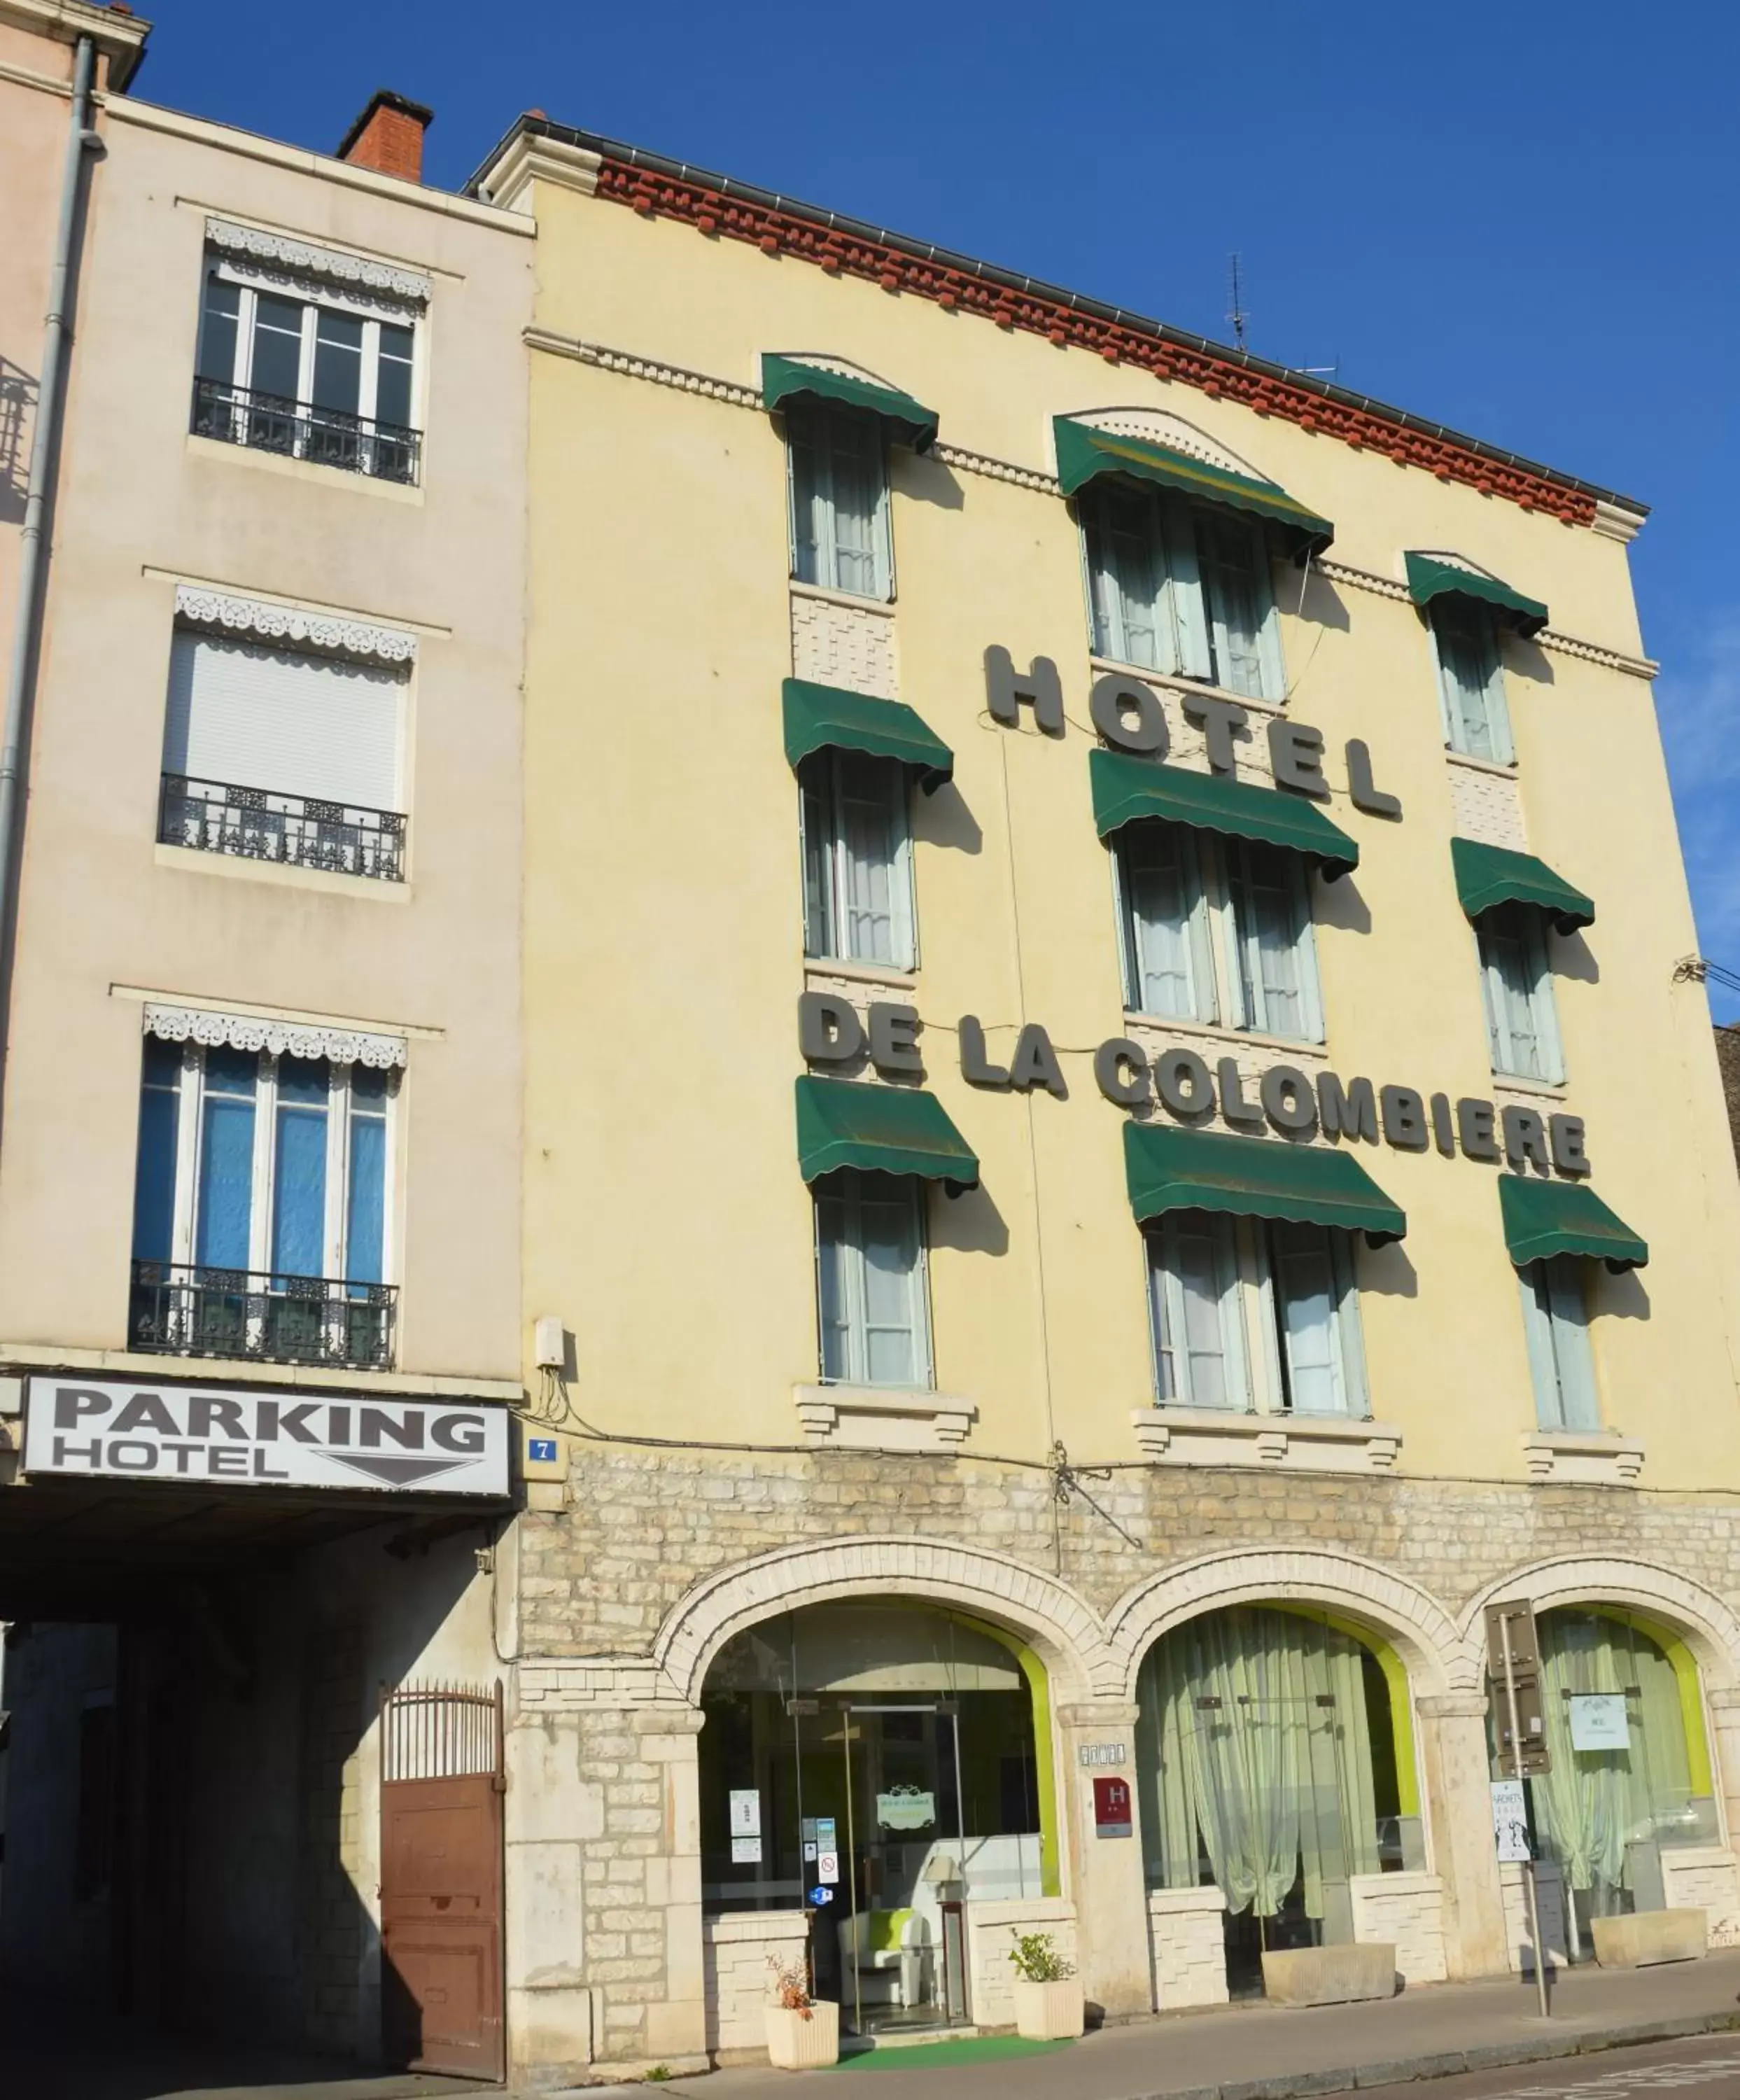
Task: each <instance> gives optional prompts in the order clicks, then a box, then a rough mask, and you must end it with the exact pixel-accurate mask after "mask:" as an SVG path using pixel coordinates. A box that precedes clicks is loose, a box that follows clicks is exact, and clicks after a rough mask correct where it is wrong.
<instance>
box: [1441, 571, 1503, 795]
mask: <svg viewBox="0 0 1740 2100" xmlns="http://www.w3.org/2000/svg"><path fill="white" fill-rule="evenodd" d="M1431 616H1432V638H1433V643H1434V651H1435V653H1436V655H1437V659H1438V697H1439V700H1440V703H1441V704H1442V706H1443V717H1444V740H1445V742H1446V743H1448V745H1449V746H1450V748H1451V750H1452V751H1460V752H1463V753H1465V755H1466V756H1467V757H1470V758H1490V759H1491V760H1493V761H1495V762H1496V764H1498V765H1510V764H1511V763H1512V762H1513V760H1514V759H1515V757H1516V752H1515V750H1514V748H1513V746H1512V743H1511V738H1510V712H1509V708H1507V707H1506V705H1505V702H1504V665H1503V663H1502V660H1500V655H1499V646H1498V634H1497V630H1496V628H1495V627H1494V626H1493V624H1492V616H1491V613H1490V612H1489V611H1487V607H1485V606H1483V605H1481V604H1478V603H1477V602H1475V601H1474V600H1473V599H1472V598H1438V599H1437V600H1436V601H1435V602H1434V605H1433V607H1432V615H1431Z"/></svg>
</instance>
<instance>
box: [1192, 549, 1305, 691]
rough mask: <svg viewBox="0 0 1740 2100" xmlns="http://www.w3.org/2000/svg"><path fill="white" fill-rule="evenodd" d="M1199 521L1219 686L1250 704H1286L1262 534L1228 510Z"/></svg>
mask: <svg viewBox="0 0 1740 2100" xmlns="http://www.w3.org/2000/svg"><path fill="white" fill-rule="evenodd" d="M1195 519H1196V558H1197V562H1198V566H1199V567H1200V571H1201V576H1202V586H1203V593H1204V597H1205V601H1206V607H1205V609H1206V612H1207V615H1208V627H1209V640H1210V642H1211V644H1212V646H1213V651H1214V671H1213V677H1214V682H1215V684H1216V685H1217V686H1223V687H1224V688H1225V689H1226V690H1227V691H1228V692H1231V693H1243V694H1244V695H1246V697H1247V698H1249V699H1270V700H1276V701H1279V700H1282V699H1285V698H1286V692H1285V689H1284V683H1283V681H1282V677H1281V670H1280V647H1279V643H1278V642H1277V639H1276V637H1275V602H1274V598H1273V594H1272V593H1271V588H1270V584H1269V562H1268V551H1267V549H1266V546H1265V545H1264V542H1263V539H1262V532H1261V530H1260V528H1259V527H1256V526H1254V525H1253V524H1252V523H1250V521H1249V519H1247V518H1240V517H1239V516H1238V515H1237V514H1236V513H1234V512H1231V511H1227V510H1211V509H1207V508H1205V509H1201V510H1197V511H1196V514H1195Z"/></svg>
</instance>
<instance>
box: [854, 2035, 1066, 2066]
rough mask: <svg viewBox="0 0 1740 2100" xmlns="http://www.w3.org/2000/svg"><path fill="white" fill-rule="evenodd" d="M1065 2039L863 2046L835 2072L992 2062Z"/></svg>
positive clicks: (986, 2038) (1044, 2050) (1047, 2048)
mask: <svg viewBox="0 0 1740 2100" xmlns="http://www.w3.org/2000/svg"><path fill="white" fill-rule="evenodd" d="M1071 2046H1072V2045H1071V2044H1070V2043H1068V2042H1067V2041H1023V2040H1022V2039H1021V2037H1020V2036H1019V2035H976V2036H966V2037H965V2038H963V2040H959V2041H925V2042H913V2043H910V2044H909V2045H905V2047H902V2048H900V2049H864V2050H861V2052H860V2053H859V2054H857V2055H856V2056H843V2057H842V2058H840V2060H839V2063H837V2064H835V2067H834V2068H835V2070H836V2071H936V2070H942V2069H945V2068H946V2067H947V2066H949V2064H953V2063H997V2062H998V2059H999V2058H1004V2057H1011V2056H1049V2055H1050V2054H1051V2052H1052V2051H1053V2050H1054V2049H1068V2048H1070V2047H1071Z"/></svg>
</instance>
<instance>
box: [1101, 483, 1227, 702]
mask: <svg viewBox="0 0 1740 2100" xmlns="http://www.w3.org/2000/svg"><path fill="white" fill-rule="evenodd" d="M1081 523H1082V528H1083V532H1084V535H1085V537H1086V549H1087V570H1088V598H1089V606H1090V611H1091V614H1092V619H1093V630H1094V632H1093V643H1094V651H1095V655H1100V656H1108V657H1110V658H1111V659H1112V660H1113V661H1114V662H1116V663H1120V664H1139V665H1141V666H1142V667H1143V668H1144V669H1147V670H1151V671H1163V672H1167V673H1172V674H1174V675H1175V676H1178V677H1187V678H1212V677H1214V664H1213V661H1212V659H1211V656H1210V653H1209V632H1208V624H1207V621H1206V620H1205V616H1204V611H1203V602H1202V581H1201V577H1200V573H1199V571H1198V567H1197V561H1196V536H1195V533H1194V531H1193V528H1192V523H1191V516H1190V512H1189V510H1188V509H1187V506H1185V505H1183V504H1178V503H1169V502H1167V501H1165V500H1163V499H1162V498H1161V496H1159V495H1158V494H1157V493H1156V492H1155V491H1153V490H1152V489H1142V490H1136V489H1125V488H1116V487H1101V488H1095V489H1090V490H1089V491H1087V492H1086V493H1085V494H1084V495H1083V496H1081Z"/></svg>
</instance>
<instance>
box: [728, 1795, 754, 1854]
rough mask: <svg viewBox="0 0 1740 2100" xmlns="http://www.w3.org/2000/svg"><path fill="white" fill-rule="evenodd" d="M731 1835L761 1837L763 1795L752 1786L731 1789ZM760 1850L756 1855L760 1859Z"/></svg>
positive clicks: (736, 1836) (734, 1836) (735, 1836)
mask: <svg viewBox="0 0 1740 2100" xmlns="http://www.w3.org/2000/svg"><path fill="white" fill-rule="evenodd" d="M731 1835H732V1836H733V1838H759V1837H760V1835H761V1796H760V1793H758V1792H757V1791H756V1789H755V1788H754V1787H752V1786H734V1787H733V1788H732V1789H731ZM760 1856H761V1855H760V1853H759V1852H758V1853H757V1854H756V1855H755V1857H756V1858H757V1859H758V1860H759V1859H760Z"/></svg>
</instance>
